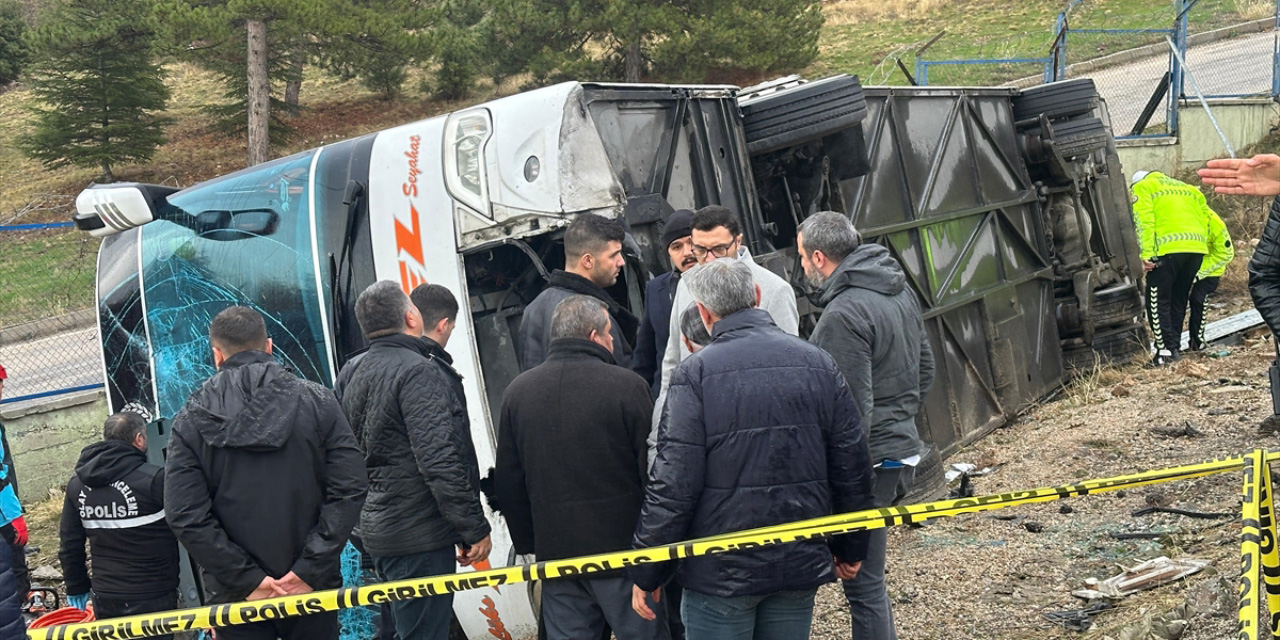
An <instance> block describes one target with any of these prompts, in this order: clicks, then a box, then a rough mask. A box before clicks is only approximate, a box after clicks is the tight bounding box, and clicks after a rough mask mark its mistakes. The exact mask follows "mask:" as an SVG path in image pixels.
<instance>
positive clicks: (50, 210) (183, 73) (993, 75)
mask: <svg viewBox="0 0 1280 640" xmlns="http://www.w3.org/2000/svg"><path fill="white" fill-rule="evenodd" d="M1065 5H1066V2H1064V1H1063V0H1017V1H1016V2H1009V1H1008V0H832V1H830V2H826V3H824V5H823V8H824V12H825V13H826V17H827V23H826V26H825V27H824V29H823V33H822V36H821V40H820V54H819V59H818V60H817V61H816V62H815V63H814V64H813V65H811V66H810V68H808V69H806V70H804V73H805V74H806V75H808V76H810V77H815V76H821V75H826V74H831V73H855V74H858V75H859V76H861V77H862V78H863V80H864V82H867V83H869V84H870V83H888V84H902V83H904V82H905V78H904V76H903V75H902V74H901V73H900V72H899V71H897V70H896V67H895V66H894V65H893V64H892V60H893V59H894V58H901V59H902V60H903V62H904V64H906V65H907V66H908V68H910V67H911V65H912V64H913V61H914V55H915V54H914V51H915V50H916V49H917V48H918V47H919V46H920V45H922V44H923V43H924V42H926V41H928V40H930V39H932V38H933V37H934V36H936V35H938V34H939V33H941V32H943V31H945V34H944V35H942V36H941V37H940V38H939V39H938V40H937V41H936V42H935V43H934V44H933V45H932V46H931V47H930V49H929V50H928V52H927V53H926V54H925V55H926V58H927V59H932V60H940V59H956V58H971V57H986V58H991V57H1015V56H1016V57H1027V56H1043V55H1045V54H1046V52H1047V51H1048V50H1049V45H1050V42H1051V40H1052V28H1053V24H1054V20H1055V16H1056V15H1057V13H1058V12H1059V11H1061V10H1062V8H1063V7H1064V6H1065ZM1273 10H1274V5H1273V4H1272V2H1271V0H1201V1H1200V2H1199V4H1198V5H1197V6H1196V9H1195V11H1194V12H1193V13H1192V31H1203V30H1207V29H1210V28H1214V27H1218V26H1222V25H1226V24H1232V23H1237V22H1240V21H1242V20H1246V19H1255V18H1259V17H1265V16H1266V15H1268V14H1269V13H1270V12H1271V11H1273ZM1172 16H1173V10H1172V2H1166V1H1161V2H1151V0H1085V2H1083V3H1082V4H1080V5H1078V6H1077V7H1076V8H1075V9H1074V10H1073V12H1072V14H1071V24H1072V25H1073V26H1074V27H1076V28H1120V27H1125V28H1137V27H1155V28H1164V27H1167V26H1168V25H1169V24H1170V22H1171V20H1172ZM1089 38H1090V37H1087V36H1084V35H1078V36H1074V37H1073V38H1072V40H1071V41H1070V48H1069V51H1070V57H1071V58H1072V59H1073V60H1074V59H1084V58H1089V57H1096V56H1098V55H1105V54H1106V53H1111V52H1114V51H1118V50H1121V49H1124V48H1129V47H1131V46H1136V45H1138V44H1141V43H1142V41H1140V40H1138V39H1136V38H1134V37H1125V38H1117V37H1111V36H1108V37H1105V38H1102V37H1092V39H1089ZM168 70H169V74H170V80H171V82H170V86H171V87H172V91H173V99H172V101H171V105H170V115H172V116H173V117H174V123H173V125H171V126H170V128H169V130H168V137H169V142H168V143H167V144H165V145H164V146H163V147H161V149H160V150H159V152H158V153H157V154H156V157H155V158H154V159H153V160H152V161H151V162H148V163H146V164H142V165H135V166H121V167H117V168H116V174H117V176H118V177H119V178H120V179H121V180H134V181H140V182H152V183H162V184H170V185H175V186H187V185H191V184H194V183H196V182H199V181H201V180H206V179H209V178H212V177H215V176H218V175H222V174H225V173H229V172H231V171H234V170H236V169H239V168H240V167H242V166H243V164H244V155H245V150H244V142H243V140H240V139H227V138H223V137H219V136H217V135H215V134H214V133H212V132H211V131H210V130H209V129H208V126H207V119H206V117H205V116H204V115H203V114H202V113H201V111H200V107H201V106H202V105H205V104H208V103H210V102H215V101H217V100H218V99H219V97H220V96H221V93H222V91H221V87H220V86H219V82H218V79H217V78H216V77H215V76H213V75H211V74H209V73H207V72H204V71H201V70H199V69H197V68H195V67H193V66H191V65H185V64H176V65H170V66H169V67H168ZM1038 73H1039V70H1038V67H1036V66H1035V65H1009V66H1001V67H992V66H985V67H983V66H963V67H943V68H935V69H933V70H932V71H931V73H930V76H931V84H983V83H992V82H1004V81H1007V80H1010V79H1013V78H1017V77H1023V76H1028V75H1036V74H1038ZM419 84H420V83H419V82H417V81H416V79H411V80H410V82H408V83H407V84H406V89H407V91H406V93H405V94H404V95H403V96H402V97H400V98H399V99H396V100H394V101H383V100H381V99H379V98H378V97H377V96H376V95H374V94H373V93H371V92H369V91H367V90H365V89H363V88H362V87H360V86H359V85H358V84H357V83H354V82H339V81H337V80H335V79H333V78H330V77H327V76H324V75H323V74H320V73H318V72H315V71H314V70H313V71H312V72H310V73H308V74H307V77H306V81H305V82H304V84H303V90H302V104H303V107H304V111H303V113H302V115H301V116H300V117H298V118H295V119H294V120H293V121H292V125H293V126H294V127H295V129H296V131H297V135H296V137H295V138H294V140H293V141H291V142H290V143H289V144H287V145H282V146H279V147H277V148H275V149H274V150H273V152H274V153H275V154H276V155H279V156H283V155H287V154H289V153H293V152H296V151H300V150H303V149H307V148H311V147H315V146H317V145H320V144H325V143H328V142H333V141H336V140H341V139H344V138H349V137H353V136H357V135H362V134H365V133H368V132H371V131H376V130H379V129H383V128H386V127H389V126H393V125H397V124H402V123H405V122H409V121H412V120H415V119H421V118H425V117H429V116H432V115H434V114H437V113H441V112H445V111H449V110H451V109H455V108H457V107H459V106H461V104H460V103H446V102H441V101H438V100H434V99H432V98H431V96H429V95H426V94H424V93H422V92H421V91H419V90H418V89H417V86H418V85H419ZM515 90H516V84H515V83H510V84H508V85H506V86H501V87H495V86H492V85H485V86H482V87H481V88H480V89H479V90H478V91H477V94H476V95H475V96H474V97H473V98H472V100H471V102H475V101H481V100H484V99H488V98H491V97H493V96H495V95H499V94H504V93H511V92H513V91H515ZM30 107H31V96H30V93H29V92H27V91H23V90H21V89H19V90H16V91H10V92H7V93H4V94H0V225H4V224H16V223H29V222H46V221H55V220H58V221H60V220H67V219H69V217H70V215H71V213H72V201H73V198H74V196H75V194H76V193H78V192H79V191H80V190H81V189H82V188H84V186H85V185H86V184H88V183H89V181H90V180H92V179H93V177H94V175H95V172H94V171H93V170H80V169H60V170H56V171H48V170H45V169H44V168H43V167H42V166H41V165H40V164H39V163H36V162H34V161H31V160H28V159H26V158H25V157H23V156H22V155H21V154H20V153H19V152H18V150H17V149H16V148H15V146H14V144H13V140H14V138H15V137H16V136H18V135H20V134H21V133H23V132H25V131H27V130H28V127H29V116H28V112H29V109H30ZM8 247H19V248H18V249H8ZM0 248H6V249H5V250H3V251H0V281H3V282H4V283H5V289H9V290H10V292H9V293H8V295H5V296H3V297H0V326H5V325H8V324H13V323H14V322H16V321H20V320H19V319H20V318H21V319H25V318H27V317H30V316H32V315H37V316H38V315H42V314H43V315H48V314H51V313H56V312H59V311H61V310H65V309H75V308H78V307H83V306H88V305H90V304H92V290H91V287H88V286H86V284H88V283H91V282H92V269H93V256H94V255H95V253H96V251H95V249H96V241H93V240H91V239H89V238H87V237H85V236H84V235H82V234H79V233H77V232H74V231H66V232H56V233H54V232H47V231H46V232H33V233H25V232H23V233H14V232H7V233H0ZM13 278H16V279H17V280H16V281H17V282H25V283H28V284H29V285H30V286H27V287H23V288H22V290H17V289H15V288H13V287H12V285H11V284H10V283H13V282H15V280H14V279H13ZM48 291H57V292H59V293H58V295H56V296H48V295H46V292H48Z"/></svg>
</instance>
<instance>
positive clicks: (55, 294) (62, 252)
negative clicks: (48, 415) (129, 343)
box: [0, 218, 103, 407]
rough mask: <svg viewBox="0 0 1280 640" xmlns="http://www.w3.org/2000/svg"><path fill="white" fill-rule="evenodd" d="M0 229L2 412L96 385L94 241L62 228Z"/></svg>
mask: <svg viewBox="0 0 1280 640" xmlns="http://www.w3.org/2000/svg"><path fill="white" fill-rule="evenodd" d="M5 222H6V224H4V225H2V226H0V282H3V283H4V287H3V288H0V365H3V366H4V368H5V369H6V370H7V373H8V379H6V380H5V385H4V396H3V398H0V402H2V403H4V406H5V407H10V406H13V405H15V404H18V403H28V402H36V401H39V400H41V399H44V398H48V397H52V396H56V395H61V394H65V393H69V392H72V391H79V390H87V389H92V388H95V387H99V386H101V385H102V383H103V374H102V356H101V346H100V344H99V341H98V328H97V313H96V311H95V310H94V279H95V272H96V267H97V255H98V241H97V240H96V239H94V238H91V237H89V236H88V235H87V234H85V233H82V232H79V231H77V230H75V229H70V228H67V227H68V225H67V224H66V223H52V224H50V223H30V222H26V221H24V220H22V219H20V218H19V219H13V218H10V219H9V220H6V221H5Z"/></svg>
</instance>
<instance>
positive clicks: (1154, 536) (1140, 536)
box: [1107, 531, 1171, 540]
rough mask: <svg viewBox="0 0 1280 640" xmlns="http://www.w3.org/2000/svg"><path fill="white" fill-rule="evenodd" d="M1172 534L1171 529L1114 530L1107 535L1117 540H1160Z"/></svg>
mask: <svg viewBox="0 0 1280 640" xmlns="http://www.w3.org/2000/svg"><path fill="white" fill-rule="evenodd" d="M1170 534H1171V532H1169V531H1112V532H1110V533H1108V534H1107V535H1109V536H1111V537H1112V538H1114V539H1116V540H1159V539H1161V538H1166V537H1168V536H1169V535H1170Z"/></svg>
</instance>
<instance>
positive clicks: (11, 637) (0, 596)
mask: <svg viewBox="0 0 1280 640" xmlns="http://www.w3.org/2000/svg"><path fill="white" fill-rule="evenodd" d="M9 553H10V551H9V545H0V640H27V622H26V620H24V619H23V618H22V601H21V600H20V599H19V598H18V581H17V579H16V578H14V577H13V568H12V567H10V566H9Z"/></svg>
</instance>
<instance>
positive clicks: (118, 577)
mask: <svg viewBox="0 0 1280 640" xmlns="http://www.w3.org/2000/svg"><path fill="white" fill-rule="evenodd" d="M60 534H61V535H60V536H59V537H60V538H61V542H62V544H61V547H60V548H59V550H58V559H59V560H60V561H61V562H62V576H63V580H64V581H65V582H66V584H67V593H68V594H71V595H78V594H82V593H89V590H90V587H92V590H93V592H94V593H96V594H99V595H104V596H107V597H110V598H120V599H135V598H136V599H142V600H146V599H151V598H158V597H160V596H163V595H165V594H170V593H173V592H174V591H175V590H177V588H178V541H177V539H176V538H174V537H173V532H172V531H170V530H169V525H168V524H167V523H166V522H165V512H164V469H163V468H161V467H159V466H156V465H154V464H148V463H147V454H145V453H143V452H142V451H139V450H138V449H137V448H136V447H134V446H133V445H131V444H129V443H128V442H121V441H119V440H104V441H102V442H95V443H93V444H91V445H89V446H87V447H85V448H84V450H83V451H81V452H80V461H79V462H77V463H76V471H75V475H73V476H71V480H70V481H68V482H67V494H66V497H65V498H64V499H63V502H62V523H61V525H60ZM86 538H87V539H88V542H89V547H90V550H91V552H92V556H93V581H92V585H91V584H90V580H89V571H88V568H87V567H86V565H85V562H86V557H85V552H84V544H85V540H86Z"/></svg>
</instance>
